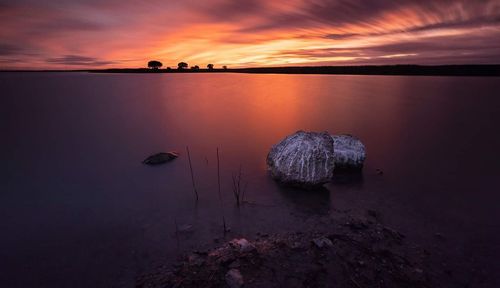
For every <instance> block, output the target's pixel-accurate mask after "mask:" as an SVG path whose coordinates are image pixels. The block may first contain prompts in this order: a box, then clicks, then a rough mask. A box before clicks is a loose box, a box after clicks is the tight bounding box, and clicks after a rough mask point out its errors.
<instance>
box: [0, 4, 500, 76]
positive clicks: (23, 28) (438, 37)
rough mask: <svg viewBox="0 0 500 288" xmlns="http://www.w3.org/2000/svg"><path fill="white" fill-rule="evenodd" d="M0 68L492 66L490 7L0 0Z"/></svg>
mask: <svg viewBox="0 0 500 288" xmlns="http://www.w3.org/2000/svg"><path fill="white" fill-rule="evenodd" d="M0 19H2V25H0V68H83V67H89V68H94V67H95V68H101V67H142V66H144V65H145V63H146V62H147V61H148V60H150V59H157V60H160V61H162V62H163V63H164V64H165V65H167V66H175V65H176V63H177V62H179V61H186V62H188V63H190V64H193V65H194V64H198V65H200V66H205V65H206V64H207V63H214V64H216V65H228V66H231V67H237V66H254V65H257V66H278V65H347V64H386V63H405V64H406V63H411V64H462V63H499V60H500V59H499V58H500V56H499V53H500V51H499V50H500V40H499V39H500V1H498V0H476V1H465V0H455V1H452V0H441V1H431V0H420V1H417V0H401V1H389V0H379V1H369V0H366V1H362V0H350V1H348V0H287V1H267V0H238V1H234V0H206V1H195V0H184V1H181V0H177V1H160V0H148V1H139V0H130V1H118V0H101V1H98V0H87V1H83V0H64V1H63V0H54V1H47V2H45V1H35V0H16V1H14V0H0Z"/></svg>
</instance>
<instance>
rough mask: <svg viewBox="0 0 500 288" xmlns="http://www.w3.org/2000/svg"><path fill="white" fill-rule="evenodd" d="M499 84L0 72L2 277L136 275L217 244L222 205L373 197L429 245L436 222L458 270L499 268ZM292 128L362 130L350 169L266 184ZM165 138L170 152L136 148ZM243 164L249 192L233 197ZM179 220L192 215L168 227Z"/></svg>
mask: <svg viewBox="0 0 500 288" xmlns="http://www.w3.org/2000/svg"><path fill="white" fill-rule="evenodd" d="M498 91H500V81H499V78H475V77H470V78H457V77H392V76H312V75H307V76H306V75H244V74H241V75H238V74H212V75H210V74H199V75H195V74H184V75H166V74H163V75H156V74H155V75H149V74H139V75H132V74H121V75H111V74H108V75H104V74H103V75H101V74H83V73H82V74H79V73H51V74H44V73H29V74H28V73H25V74H23V73H2V74H0V93H1V96H0V112H1V116H0V117H1V118H0V119H1V122H0V128H1V130H0V135H1V142H0V145H1V149H0V155H1V162H2V165H1V166H0V167H1V169H2V170H1V171H0V177H1V178H0V183H1V184H0V185H1V186H0V187H1V193H0V231H1V237H0V283H1V285H0V286H3V287H133V285H134V278H135V277H136V276H137V275H139V274H141V273H143V272H145V271H148V269H151V268H153V267H155V266H158V265H160V264H161V263H162V262H164V261H170V260H173V259H175V258H176V257H178V255H179V254H181V253H182V252H183V251H187V250H189V249H192V248H193V247H198V246H199V245H214V239H216V238H221V237H222V235H221V234H222V231H221V230H222V228H221V215H222V213H224V214H225V216H226V218H227V222H228V224H229V225H230V226H231V228H232V232H231V234H230V235H229V236H228V238H230V237H234V236H238V235H243V236H246V237H251V235H254V234H255V233H256V232H267V233H274V232H282V231H294V230H300V229H301V227H306V226H308V225H311V224H310V222H308V221H307V219H309V218H310V217H312V216H315V215H322V214H327V213H328V211H331V210H332V209H341V210H348V209H350V210H352V211H365V210H366V209H374V210H377V211H380V212H381V214H382V217H383V219H384V222H385V223H386V224H387V225H388V226H391V227H394V228H396V229H398V230H400V231H402V232H403V233H405V234H406V235H407V236H408V237H407V241H409V242H410V243H418V244H421V245H424V246H425V245H427V246H429V247H431V248H432V245H434V244H433V243H434V242H433V241H434V234H435V233H440V234H443V235H446V241H447V242H446V249H445V250H443V251H442V252H441V253H443V255H444V256H443V257H446V258H448V259H452V260H457V261H462V262H464V263H465V264H464V265H465V267H467V269H469V268H470V269H471V270H470V271H473V272H470V271H469V272H470V273H471V279H472V280H471V281H472V283H477V280H474V279H476V278H482V279H483V280H484V281H487V283H488V285H489V284H492V283H498V282H497V281H498V278H496V277H498V276H496V275H494V273H492V271H491V268H492V267H494V266H493V265H495V264H498V263H497V260H498V258H499V257H500V247H499V243H500V233H499V231H500V224H499V223H498V219H499V216H500V212H499V211H498V208H499V207H498V203H499V201H500V195H499V193H500V192H499V191H500V184H499V181H498V176H499V175H500V173H499V172H500V166H499V163H500V149H499V147H500V134H499V133H498V126H499V123H500V98H499V97H498ZM300 129H302V130H315V131H329V132H330V133H350V134H354V135H356V136H358V137H359V138H360V139H362V140H363V141H364V143H365V144H366V146H367V151H368V159H367V161H366V165H365V169H364V171H363V175H362V177H359V179H355V181H354V180H351V181H340V180H339V179H337V181H336V182H334V183H332V184H329V185H327V186H326V188H327V189H328V191H322V192H316V193H311V192H300V191H292V190H287V189H283V188H280V187H279V186H277V185H276V184H275V183H274V182H273V181H272V180H271V179H269V176H268V174H267V173H266V165H265V157H266V155H267V152H268V150H269V148H270V147H271V145H273V144H274V143H276V142H278V141H279V140H280V139H282V138H284V137H285V136H286V135H288V134H291V133H294V132H295V131H297V130H300ZM186 145H189V147H190V150H191V157H192V160H193V168H194V172H195V179H196V185H197V187H198V190H199V194H200V201H199V202H198V204H197V205H195V202H194V197H193V192H192V187H191V178H190V175H189V164H188V161H187V157H186V155H185V154H186V153H185V147H186ZM217 147H219V149H220V153H221V174H222V185H223V187H222V194H223V195H222V197H223V202H224V209H223V212H222V211H221V209H220V204H219V202H218V197H217V178H216V177H217V176H216V173H217V170H216V157H215V156H216V148H217ZM169 150H177V151H179V152H180V153H181V156H180V157H179V158H178V159H176V160H175V161H174V162H171V163H168V164H166V165H163V166H160V167H147V166H144V165H142V164H141V161H142V160H143V159H144V158H145V157H147V156H148V155H150V154H152V153H155V152H159V151H169ZM240 165H241V166H242V169H243V173H244V180H245V181H246V182H248V187H247V191H246V195H247V196H246V198H247V200H249V201H251V202H252V203H253V204H252V205H245V206H244V207H242V208H241V209H239V210H238V209H236V208H235V205H234V200H233V198H232V197H233V196H232V192H231V174H232V173H235V172H236V171H237V170H238V167H239V166H240ZM376 169H382V170H383V171H384V175H383V176H380V175H377V173H376ZM360 213H361V212H360ZM175 222H177V223H179V226H181V227H183V226H185V225H192V227H191V228H190V229H189V230H190V231H189V232H185V233H182V235H181V236H180V239H179V241H177V239H176V237H175V224H174V223H175ZM207 243H208V244H207ZM488 269H489V270H488ZM474 281H475V282H474ZM484 285H486V284H484ZM485 287H487V285H486V286H485Z"/></svg>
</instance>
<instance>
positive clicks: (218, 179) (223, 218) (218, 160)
mask: <svg viewBox="0 0 500 288" xmlns="http://www.w3.org/2000/svg"><path fill="white" fill-rule="evenodd" d="M217 186H218V189H219V201H220V208H221V212H222V226H223V228H224V235H226V232H227V231H229V230H228V229H227V226H226V217H224V204H223V202H222V193H221V188H220V157H219V147H217Z"/></svg>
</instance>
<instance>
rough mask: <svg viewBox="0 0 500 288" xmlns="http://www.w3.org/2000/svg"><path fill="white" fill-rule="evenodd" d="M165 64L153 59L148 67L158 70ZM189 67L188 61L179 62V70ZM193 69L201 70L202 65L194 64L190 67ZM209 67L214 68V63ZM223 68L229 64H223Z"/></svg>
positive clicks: (209, 68)
mask: <svg viewBox="0 0 500 288" xmlns="http://www.w3.org/2000/svg"><path fill="white" fill-rule="evenodd" d="M162 66H163V63H161V62H160V61H157V60H151V61H149V62H148V68H149V69H151V70H158V69H160V68H161V67H162ZM188 68H189V65H188V63H186V62H179V63H178V64H177V70H185V69H188ZM166 69H167V70H172V68H170V67H167V68H166ZM190 69H191V70H195V71H196V70H200V66H198V65H194V66H191V67H190ZM207 69H208V70H214V64H208V65H207ZM222 69H224V70H226V69H227V66H225V65H224V66H222Z"/></svg>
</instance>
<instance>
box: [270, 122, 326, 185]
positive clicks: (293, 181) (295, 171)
mask: <svg viewBox="0 0 500 288" xmlns="http://www.w3.org/2000/svg"><path fill="white" fill-rule="evenodd" d="M333 149H334V145H333V138H332V137H331V136H330V135H329V134H328V133H326V132H323V133H317V132H304V131H298V132H296V133H295V134H293V135H290V136H287V137H286V138H285V139H283V140H282V141H281V142H280V143H278V144H276V145H274V146H273V147H272V148H271V151H270V152H269V154H268V155H267V165H268V168H269V170H270V171H271V176H272V177H273V178H274V179H276V180H277V181H279V182H281V183H284V184H288V185H294V186H300V187H305V188H310V187H315V186H320V185H322V184H324V183H327V182H329V181H330V180H331V179H332V176H333V169H334V167H335V164H334V152H333Z"/></svg>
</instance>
